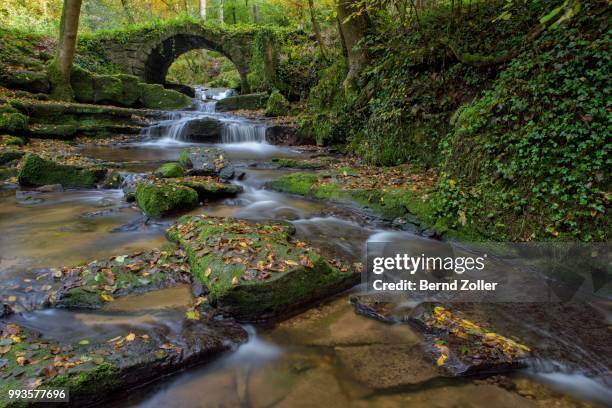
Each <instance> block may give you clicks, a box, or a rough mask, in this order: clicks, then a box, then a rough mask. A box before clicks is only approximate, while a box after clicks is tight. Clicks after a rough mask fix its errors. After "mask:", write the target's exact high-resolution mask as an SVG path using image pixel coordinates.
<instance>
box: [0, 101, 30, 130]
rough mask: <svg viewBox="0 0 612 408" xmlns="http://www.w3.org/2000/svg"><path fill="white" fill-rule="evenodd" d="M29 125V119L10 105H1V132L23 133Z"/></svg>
mask: <svg viewBox="0 0 612 408" xmlns="http://www.w3.org/2000/svg"><path fill="white" fill-rule="evenodd" d="M27 125H28V117H27V116H26V115H24V114H23V113H21V112H20V111H18V110H17V109H15V108H13V107H12V106H10V105H2V104H0V132H7V133H13V132H21V131H23V130H25V129H26V127H27Z"/></svg>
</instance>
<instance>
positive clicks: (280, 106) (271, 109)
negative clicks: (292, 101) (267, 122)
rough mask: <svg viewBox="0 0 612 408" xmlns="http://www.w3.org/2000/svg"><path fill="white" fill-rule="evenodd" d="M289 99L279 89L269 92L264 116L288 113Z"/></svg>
mask: <svg viewBox="0 0 612 408" xmlns="http://www.w3.org/2000/svg"><path fill="white" fill-rule="evenodd" d="M289 108H290V105H289V101H287V99H285V97H284V96H283V94H281V93H280V92H279V91H274V92H272V93H271V94H270V97H269V98H268V102H267V103H266V116H285V115H287V114H288V113H289Z"/></svg>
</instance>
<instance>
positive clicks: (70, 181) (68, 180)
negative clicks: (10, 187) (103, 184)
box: [17, 154, 106, 187]
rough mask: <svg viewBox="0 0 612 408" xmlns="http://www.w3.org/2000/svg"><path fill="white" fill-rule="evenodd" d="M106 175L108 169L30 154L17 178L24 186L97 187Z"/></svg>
mask: <svg viewBox="0 0 612 408" xmlns="http://www.w3.org/2000/svg"><path fill="white" fill-rule="evenodd" d="M105 175H106V169H101V168H81V167H77V166H69V165H64V164H59V163H56V162H53V161H51V160H46V159H43V158H41V157H39V156H37V155H34V154H29V155H27V156H26V158H25V159H24V162H23V164H22V166H21V169H20V170H19V174H18V175H17V179H18V181H19V184H21V185H23V186H44V185H49V184H61V185H62V186H63V187H95V185H96V184H97V183H98V182H100V181H101V180H102V179H103V178H104V176H105Z"/></svg>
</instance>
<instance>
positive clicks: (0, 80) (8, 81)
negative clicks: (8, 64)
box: [0, 69, 51, 93]
mask: <svg viewBox="0 0 612 408" xmlns="http://www.w3.org/2000/svg"><path fill="white" fill-rule="evenodd" d="M0 85H2V86H4V87H6V88H11V89H20V90H24V91H27V92H33V93H47V92H49V91H50V90H51V85H50V83H49V79H48V78H47V73H46V72H44V71H31V70H28V69H7V70H6V71H5V72H3V73H1V72H0Z"/></svg>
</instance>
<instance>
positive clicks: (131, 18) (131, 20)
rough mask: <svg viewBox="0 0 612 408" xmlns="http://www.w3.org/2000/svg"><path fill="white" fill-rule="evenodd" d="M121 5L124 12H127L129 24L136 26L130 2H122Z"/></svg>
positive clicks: (125, 0) (124, 0) (122, 0)
mask: <svg viewBox="0 0 612 408" xmlns="http://www.w3.org/2000/svg"><path fill="white" fill-rule="evenodd" d="M121 5H122V6H123V11H125V16H126V17H127V20H128V23H129V24H134V16H133V15H132V10H131V9H130V2H129V0H121Z"/></svg>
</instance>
